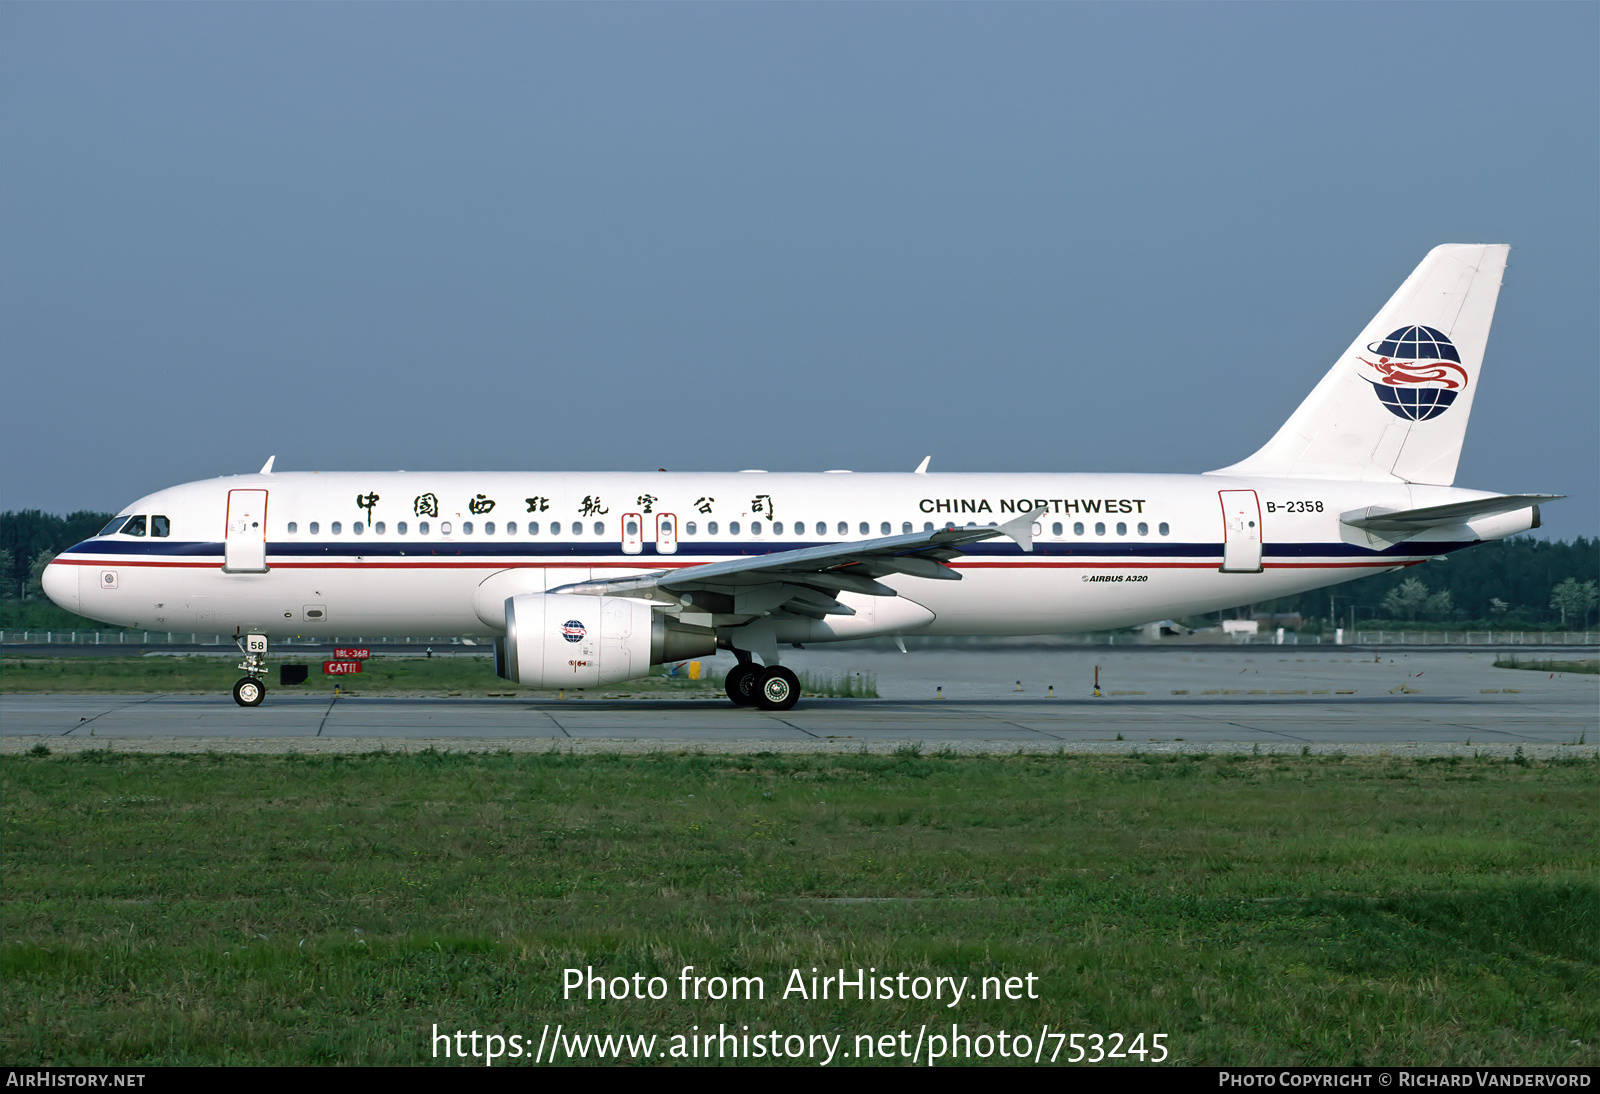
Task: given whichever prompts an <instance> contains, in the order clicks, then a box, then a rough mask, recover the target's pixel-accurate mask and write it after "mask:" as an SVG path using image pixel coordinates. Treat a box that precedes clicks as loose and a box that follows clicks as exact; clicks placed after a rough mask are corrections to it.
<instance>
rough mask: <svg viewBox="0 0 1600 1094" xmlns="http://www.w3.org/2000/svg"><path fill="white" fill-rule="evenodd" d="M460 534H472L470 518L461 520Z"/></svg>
mask: <svg viewBox="0 0 1600 1094" xmlns="http://www.w3.org/2000/svg"><path fill="white" fill-rule="evenodd" d="M461 534H462V535H464V536H470V535H471V534H472V522H471V521H470V520H464V521H462V522H461Z"/></svg>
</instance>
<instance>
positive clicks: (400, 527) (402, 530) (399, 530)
mask: <svg viewBox="0 0 1600 1094" xmlns="http://www.w3.org/2000/svg"><path fill="white" fill-rule="evenodd" d="M394 534H395V535H397V536H403V535H405V534H406V522H405V521H401V522H400V523H398V524H396V525H395V526H394Z"/></svg>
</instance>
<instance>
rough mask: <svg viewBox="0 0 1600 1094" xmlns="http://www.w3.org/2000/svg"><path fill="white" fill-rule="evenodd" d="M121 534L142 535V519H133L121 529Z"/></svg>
mask: <svg viewBox="0 0 1600 1094" xmlns="http://www.w3.org/2000/svg"><path fill="white" fill-rule="evenodd" d="M122 534H123V535H125V536H142V535H144V518H143V517H134V518H133V519H132V520H130V521H129V522H128V523H127V526H126V527H124V528H123V529H122Z"/></svg>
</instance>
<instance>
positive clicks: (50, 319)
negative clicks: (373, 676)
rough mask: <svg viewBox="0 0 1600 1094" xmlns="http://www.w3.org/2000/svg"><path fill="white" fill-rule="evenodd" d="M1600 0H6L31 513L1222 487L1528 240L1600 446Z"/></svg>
mask: <svg viewBox="0 0 1600 1094" xmlns="http://www.w3.org/2000/svg"><path fill="white" fill-rule="evenodd" d="M1597 43H1600V7H1597V6H1596V5H1595V4H1593V3H1580V4H1498V3H1473V4H1450V3H1444V4H1426V5H1424V4H1296V5H1268V4H1238V5H1231V4H1205V3H1199V4H1181V5H1169V4H1159V3H1157V4H1059V5H1058V4H1024V5H1008V4H999V5H988V4H985V5H969V4H882V5H876V4H874V5H858V4H817V5H812V4H670V3H669V4H654V5H636V4H627V3H622V4H250V3H243V4H226V5H223V4H161V3H141V4H98V3H84V4H42V3H39V4H35V3H15V2H8V3H5V4H3V5H0V218H3V219H0V367H3V369H4V389H3V418H0V427H3V437H4V441H3V444H4V449H3V455H4V458H3V462H0V506H3V507H5V508H34V507H37V508H43V509H46V510H51V511H55V512H66V511H68V510H73V509H79V508H103V509H115V508H117V507H119V506H121V505H124V504H126V503H127V502H129V501H131V500H132V499H133V498H134V497H136V496H138V495H140V494H143V493H146V492H148V491H150V490H154V489H158V488H160V487H163V486H168V485H172V484H174V483H177V482H182V481H187V480H191V479H198V478H206V477H210V476H213V475H219V474H230V473H235V472H241V471H254V470H255V469H256V468H258V467H259V466H260V465H261V463H262V461H263V460H265V459H266V457H267V456H268V455H271V454H273V453H276V454H277V467H278V469H280V470H302V469H339V468H356V469H384V468H399V467H403V468H408V469H413V470H415V469H421V468H440V469H519V468H529V469H551V470H569V469H595V470H615V469H626V468H649V469H654V468H657V467H668V468H671V469H673V470H696V469H704V470H729V469H739V468H748V467H764V468H769V469H772V470H805V469H823V468H834V467H849V468H855V469H858V470H899V469H905V470H909V469H911V468H912V467H914V466H915V465H916V463H917V461H919V460H920V459H921V458H922V457H923V456H924V455H927V454H929V453H931V454H932V455H933V457H934V464H933V467H934V470H951V471H954V470H977V471H991V470H1043V471H1057V470H1059V471H1102V470H1128V471H1200V470H1206V469H1209V468H1213V467H1217V466H1221V465H1224V464H1228V463H1231V462H1233V461H1235V460H1237V459H1239V458H1241V457H1243V456H1244V455H1247V454H1248V453H1249V452H1251V451H1253V450H1254V449H1255V448H1257V447H1259V445H1260V444H1261V443H1263V442H1264V441H1265V440H1266V439H1267V438H1268V437H1269V436H1271V434H1272V433H1273V432H1274V431H1275V430H1276V429H1277V427H1278V426H1279V424H1281V422H1282V421H1283V419H1284V418H1285V417H1287V416H1288V414H1289V413H1290V411H1292V410H1293V409H1294V407H1295V406H1296V405H1297V404H1298V403H1299V401H1300V400H1301V398H1303V396H1304V395H1305V394H1306V392H1307V391H1309V390H1310V388H1311V387H1312V385H1313V384H1314V383H1315V382H1316V381H1317V380H1318V379H1319V378H1320V377H1321V375H1322V374H1323V372H1325V371H1326V370H1327V368H1328V367H1329V366H1330V365H1331V363H1332V361H1333V359H1334V357H1335V356H1336V355H1337V354H1338V353H1339V352H1341V351H1342V350H1343V349H1344V347H1345V346H1346V345H1348V344H1349V342H1350V340H1351V339H1352V338H1353V337H1354V336H1355V335H1356V334H1357V333H1358V332H1359V331H1360V329H1361V327H1362V326H1363V325H1364V324H1365V322H1366V321H1367V319H1368V318H1370V317H1371V315H1372V314H1373V313H1374V312H1375V311H1376V310H1377V308H1378V307H1379V306H1380V305H1381V304H1382V303H1383V302H1384V301H1385V300H1386V299H1387V298H1388V296H1389V294H1390V293H1391V292H1392V291H1393V290H1394V288H1395V287H1396V286H1397V285H1398V284H1399V282H1400V281H1401V279H1402V278H1403V277H1404V276H1405V275H1406V274H1407V273H1409V272H1410V270H1411V269H1412V267H1413V266H1414V265H1415V264H1416V263H1417V262H1418V261H1419V260H1420V259H1421V257H1422V255H1423V254H1424V253H1425V252H1426V251H1427V250H1428V249H1429V248H1430V247H1432V246H1434V245H1436V244H1439V243H1450V242H1508V243H1511V244H1512V245H1513V247H1514V249H1513V251H1512V254H1511V268H1510V269H1509V270H1508V272H1507V277H1506V284H1505V289H1504V290H1503V292H1502V293H1501V297H1500V308H1499V313H1498V315H1497V317H1496V322H1495V328H1494V333H1493V335H1492V336H1491V339H1490V343H1489V355H1488V359H1487V363H1486V366H1485V370H1484V374H1483V379H1482V385H1483V387H1482V390H1481V392H1480V393H1479V397H1478V399H1477V402H1476V406H1475V409H1474V414H1473V421H1472V425H1471V428H1470V429H1469V432H1468V436H1467V448H1466V452H1465V454H1464V456H1463V459H1462V462H1461V470H1460V475H1459V477H1458V479H1457V482H1458V484H1460V485H1463V486H1473V487H1478V488H1482V489H1490V490H1505V491H1548V492H1555V493H1566V494H1571V495H1574V497H1573V498H1572V500H1570V501H1565V502H1561V503H1558V504H1556V505H1552V506H1549V507H1547V508H1546V511H1545V516H1546V520H1547V528H1546V530H1545V531H1546V533H1547V534H1550V535H1553V536H1556V537H1559V538H1570V537H1571V536H1574V535H1594V534H1595V532H1596V529H1597V528H1600V512H1597V508H1596V494H1597V482H1596V480H1597V477H1600V475H1597V468H1600V457H1597V452H1600V436H1597V433H1600V426H1597V421H1600V413H1597V411H1600V316H1597V301H1600V242H1597V241H1600V224H1597V215H1600V44H1597Z"/></svg>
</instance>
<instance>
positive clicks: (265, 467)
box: [256, 454, 278, 475]
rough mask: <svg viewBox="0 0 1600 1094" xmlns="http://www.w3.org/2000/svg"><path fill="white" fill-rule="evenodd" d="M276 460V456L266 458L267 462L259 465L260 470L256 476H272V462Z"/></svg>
mask: <svg viewBox="0 0 1600 1094" xmlns="http://www.w3.org/2000/svg"><path fill="white" fill-rule="evenodd" d="M277 458H278V457H277V455H276V454H273V455H271V456H268V457H267V462H266V463H264V464H262V465H261V470H260V471H257V472H256V474H258V475H270V474H272V461H273V460H275V459H277Z"/></svg>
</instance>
